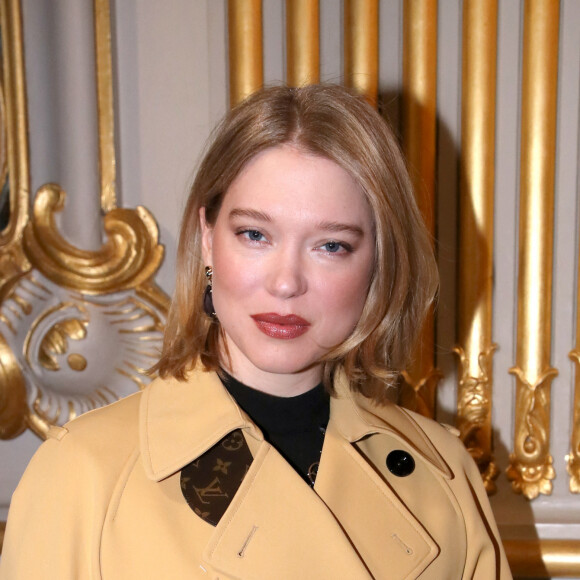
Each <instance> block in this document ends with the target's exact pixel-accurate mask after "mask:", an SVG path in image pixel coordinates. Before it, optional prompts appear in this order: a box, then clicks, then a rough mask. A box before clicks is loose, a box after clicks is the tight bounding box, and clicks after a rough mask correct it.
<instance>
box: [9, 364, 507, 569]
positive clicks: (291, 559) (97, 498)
mask: <svg viewBox="0 0 580 580" xmlns="http://www.w3.org/2000/svg"><path fill="white" fill-rule="evenodd" d="M336 386H337V391H338V394H339V397H338V398H333V399H332V401H331V412H330V422H329V425H328V430H327V434H326V438H325V442H324V448H323V452H322V457H321V462H320V468H319V471H318V476H317V479H316V486H315V488H314V491H313V490H312V489H311V488H310V487H309V486H308V485H307V484H306V483H305V482H304V481H303V480H302V479H301V478H300V477H299V476H298V475H297V474H296V473H295V471H294V470H293V469H292V468H291V467H290V466H289V465H288V464H287V463H286V461H285V460H284V459H283V458H282V457H281V456H280V455H279V454H278V452H277V451H276V450H275V449H273V448H272V447H271V446H270V445H269V444H268V443H267V442H265V441H264V440H263V438H262V435H261V433H260V431H259V429H258V428H257V427H256V426H255V425H253V424H252V422H251V421H250V420H249V419H248V417H247V416H246V415H245V414H244V413H243V412H242V411H241V410H240V409H239V408H238V407H237V405H236V404H235V402H234V401H233V400H232V398H231V397H230V395H229V394H228V393H227V391H226V390H225V389H224V388H223V386H222V385H221V383H220V381H219V379H218V377H217V376H216V375H215V374H214V373H203V372H196V373H193V374H192V376H191V377H190V379H189V381H188V382H182V383H180V382H177V381H162V380H157V381H155V382H154V383H153V384H152V385H150V386H149V387H148V388H147V389H145V391H144V392H142V393H136V394H134V395H132V396H130V397H128V398H126V399H124V400H122V401H119V402H118V403H115V404H113V405H110V406H109V407H106V408H104V409H101V410H97V411H94V412H91V413H87V414H86V415H83V416H82V417H80V418H79V419H77V420H75V421H73V422H71V423H70V424H68V425H67V426H66V427H65V428H54V429H52V430H51V433H50V438H49V440H48V441H47V442H45V443H44V444H43V445H42V446H41V448H40V450H39V451H38V452H37V454H36V455H35V456H34V458H33V459H32V461H31V463H30V466H29V468H28V470H27V471H26V473H25V475H24V477H23V479H22V482H21V483H20V485H19V487H18V489H17V490H16V492H15V494H14V497H13V502H12V506H11V511H10V514H9V518H8V526H7V530H6V538H5V544H4V553H3V555H2V559H1V565H0V578H1V579H2V580H31V579H34V580H43V579H51V580H56V579H58V580H68V579H83V580H84V579H91V580H93V579H97V578H103V579H105V580H125V579H136V580H137V579H138V580H144V579H163V580H165V579H170V580H181V579H186V578H187V579H188V580H191V579H195V578H198V579H204V580H218V579H219V580H226V579H233V578H238V579H244V580H248V579H260V580H284V579H292V580H296V579H301V580H302V579H312V580H314V579H316V580H321V579H322V580H325V579H328V580H337V579H345V580H370V579H371V578H374V579H393V580H398V579H402V578H421V579H427V578H429V579H433V580H445V579H459V578H478V579H481V580H492V579H494V578H501V579H502V580H503V579H506V578H511V574H510V572H509V569H508V565H507V562H506V559H505V555H504V554H503V551H502V548H501V544H500V542H499V540H498V538H499V536H498V533H497V529H496V525H495V522H494V520H493V516H492V513H491V510H490V506H489V503H488V500H487V497H486V495H485V491H484V489H483V486H482V484H481V480H480V477H479V473H478V471H477V468H476V466H475V464H474V463H473V461H472V460H471V458H470V457H469V455H468V454H467V453H466V451H465V450H464V448H463V446H462V444H461V442H460V441H459V439H458V438H457V437H456V436H455V435H454V434H451V433H449V432H448V431H447V430H446V429H445V428H443V427H441V426H440V425H438V424H437V423H435V422H433V421H430V420H428V419H425V418H423V417H420V416H418V415H416V414H413V413H410V412H407V411H405V410H403V409H401V408H399V407H397V406H395V405H389V406H387V407H385V408H381V409H379V410H377V409H373V408H372V406H371V405H370V404H369V403H368V402H366V401H365V400H362V399H361V400H359V398H358V397H354V396H353V395H351V394H350V393H349V390H348V387H347V386H346V384H345V382H344V381H343V380H339V381H337V385H336ZM237 428H241V429H242V430H243V433H244V435H245V437H246V440H247V442H248V445H249V448H250V450H251V452H252V455H253V457H254V460H253V462H252V464H251V467H250V469H249V471H248V473H247V474H246V476H245V478H244V480H243V482H242V484H241V487H240V488H239V489H238V492H237V493H236V494H235V496H234V497H233V498H232V501H231V503H230V505H229V507H228V509H227V511H226V513H225V514H224V516H223V517H222V518H221V520H220V521H219V523H218V525H217V527H213V526H211V525H210V524H208V523H206V522H205V521H203V520H202V519H201V518H200V517H199V516H198V515H196V514H195V513H194V512H193V511H192V509H191V508H190V507H189V506H188V505H187V503H186V502H185V500H184V498H183V495H182V493H181V489H180V469H181V468H182V467H183V466H185V465H186V464H188V463H189V462H191V461H193V460H194V459H196V458H197V457H198V456H200V455H201V454H202V453H204V452H205V451H206V450H207V449H208V448H210V447H211V446H213V445H214V444H215V443H216V442H218V441H219V440H220V439H221V438H222V437H224V435H226V434H227V433H228V432H230V431H232V430H233V429H237ZM394 449H402V450H406V451H408V452H409V453H410V454H411V455H412V456H413V457H414V459H415V464H416V467H415V470H414V472H413V473H412V474H411V475H408V476H406V477H397V476H395V475H393V474H392V473H390V471H389V470H388V469H387V468H386V466H385V458H386V456H387V454H388V453H389V452H390V451H391V450H394Z"/></svg>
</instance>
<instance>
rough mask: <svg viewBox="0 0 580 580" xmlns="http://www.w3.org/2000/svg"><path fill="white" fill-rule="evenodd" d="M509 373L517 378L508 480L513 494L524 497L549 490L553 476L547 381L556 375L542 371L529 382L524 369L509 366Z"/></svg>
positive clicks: (554, 371)
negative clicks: (533, 381) (535, 379)
mask: <svg viewBox="0 0 580 580" xmlns="http://www.w3.org/2000/svg"><path fill="white" fill-rule="evenodd" d="M510 373H512V374H513V375H515V376H516V378H517V382H518V385H517V399H516V418H515V432H516V435H515V440H514V450H515V451H514V453H512V454H511V455H510V466H509V467H508V469H507V476H508V479H509V480H510V481H511V482H512V487H513V489H514V491H516V492H517V493H523V494H524V495H525V496H526V497H527V498H528V499H534V498H536V497H537V496H538V495H539V494H540V493H542V494H545V495H550V494H551V493H552V480H553V479H554V477H555V476H556V474H555V472H554V468H553V467H552V463H553V460H552V456H551V455H550V454H549V452H548V450H549V441H550V432H549V429H550V415H549V411H550V382H551V379H552V377H554V376H556V375H557V374H558V371H557V370H556V369H552V368H550V369H548V370H546V371H545V372H544V373H543V374H542V375H541V376H540V377H539V378H538V380H537V381H536V382H535V383H533V384H531V383H529V382H528V381H527V380H526V378H525V375H524V372H523V371H522V370H521V369H519V368H517V367H513V368H511V369H510Z"/></svg>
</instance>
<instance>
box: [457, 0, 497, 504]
mask: <svg viewBox="0 0 580 580" xmlns="http://www.w3.org/2000/svg"><path fill="white" fill-rule="evenodd" d="M496 45H497V2H495V1H490V0H473V1H472V0H469V1H466V2H464V3H463V58H462V100H461V179H460V183H461V187H460V219H459V243H458V247H459V289H458V299H459V312H458V343H459V344H458V346H457V347H456V348H455V349H454V351H455V352H456V353H457V354H458V355H459V359H460V367H461V368H460V372H459V375H458V379H459V380H458V389H457V403H458V405H457V426H458V427H459V430H460V432H461V438H462V440H463V442H464V443H465V446H466V447H467V449H468V450H469V452H470V453H471V455H472V456H473V458H474V459H475V461H476V463H477V465H478V467H479V469H480V471H481V474H482V477H483V480H484V483H485V487H486V489H487V492H488V493H494V492H495V491H496V487H495V483H494V478H495V477H497V475H498V473H499V470H498V468H497V467H496V466H495V465H494V463H493V453H492V448H493V442H492V429H491V408H492V357H493V352H494V350H495V345H494V344H492V296H493V207H494V203H493V198H494V155H495V84H496V82H495V77H496Z"/></svg>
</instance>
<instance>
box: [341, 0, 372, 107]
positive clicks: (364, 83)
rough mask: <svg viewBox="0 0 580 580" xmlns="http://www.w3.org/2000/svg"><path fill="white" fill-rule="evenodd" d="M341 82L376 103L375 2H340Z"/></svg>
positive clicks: (350, 0) (360, 0)
mask: <svg viewBox="0 0 580 580" xmlns="http://www.w3.org/2000/svg"><path fill="white" fill-rule="evenodd" d="M344 79H345V84H346V85H347V86H349V87H353V88H355V89H356V90H357V91H358V92H359V93H361V94H362V95H364V96H365V97H366V99H367V100H368V101H369V103H371V105H373V106H375V107H376V105H377V98H378V91H379V2H378V0H345V2H344Z"/></svg>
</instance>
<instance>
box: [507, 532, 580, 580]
mask: <svg viewBox="0 0 580 580" xmlns="http://www.w3.org/2000/svg"><path fill="white" fill-rule="evenodd" d="M503 546H504V548H505V551H506V555H507V558H508V562H509V564H510V569H511V571H512V573H513V575H514V576H515V577H518V578H560V577H563V576H566V577H568V578H572V577H573V578H580V540H537V539H533V540H504V541H503Z"/></svg>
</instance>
